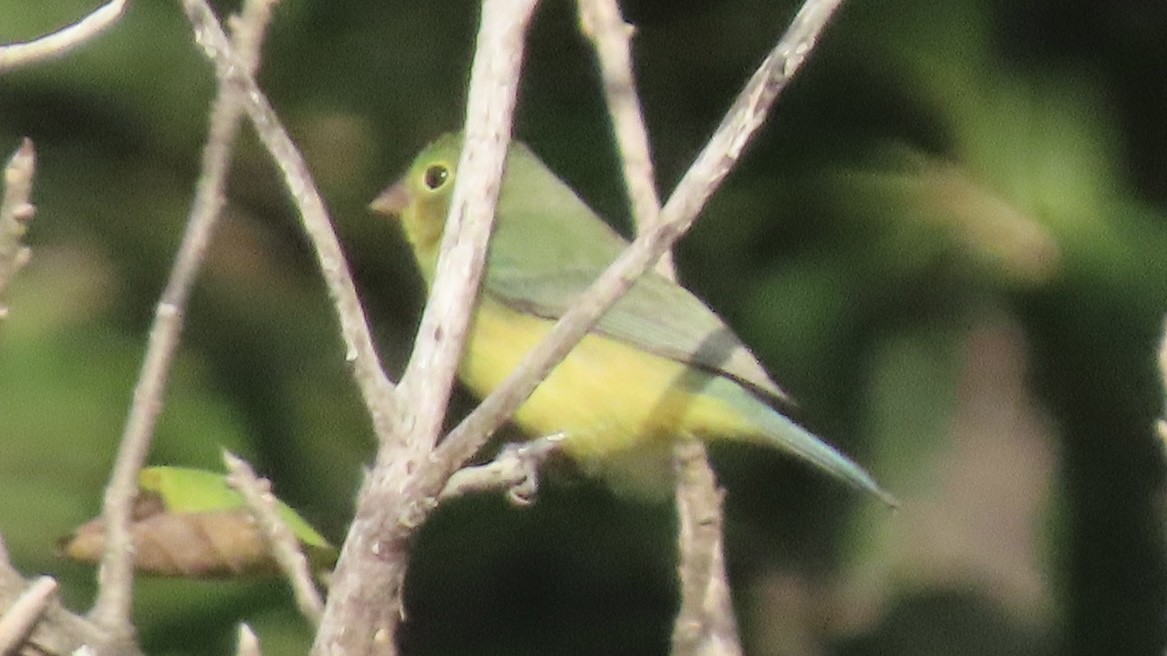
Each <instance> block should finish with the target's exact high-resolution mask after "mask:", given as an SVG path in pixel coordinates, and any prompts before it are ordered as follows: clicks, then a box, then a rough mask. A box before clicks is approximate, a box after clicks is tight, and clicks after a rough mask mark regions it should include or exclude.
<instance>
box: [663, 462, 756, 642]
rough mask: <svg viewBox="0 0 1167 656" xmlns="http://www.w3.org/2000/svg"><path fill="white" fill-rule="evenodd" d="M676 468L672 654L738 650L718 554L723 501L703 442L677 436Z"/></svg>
mask: <svg viewBox="0 0 1167 656" xmlns="http://www.w3.org/2000/svg"><path fill="white" fill-rule="evenodd" d="M674 464H675V468H676V472H677V478H678V481H677V518H678V520H679V522H678V527H677V533H678V538H677V544H678V547H679V549H680V553H679V554H678V564H677V578H678V580H679V581H680V585H681V608H680V610H679V612H678V613H677V620H676V622H675V623H674V625H673V649H672V651H671V654H672V656H696V655H697V654H702V655H708V656H714V655H719V656H720V655H725V656H731V655H739V654H741V644H740V642H739V640H738V634H737V623H736V622H735V621H734V615H733V602H732V599H731V598H730V595H729V583H728V579H727V578H726V574H725V559H724V556H723V555H722V516H723V515H722V500H723V499H724V496H725V495H724V493H723V492H722V490H721V489H720V488H719V487H718V486H717V479H716V478H715V476H714V474H713V469H711V468H710V466H709V459H708V457H707V456H706V453H705V446H704V445H703V444H702V443H701V442H699V441H697V440H692V439H688V440H681V441H680V442H679V443H678V444H677V447H676V449H675V459H674Z"/></svg>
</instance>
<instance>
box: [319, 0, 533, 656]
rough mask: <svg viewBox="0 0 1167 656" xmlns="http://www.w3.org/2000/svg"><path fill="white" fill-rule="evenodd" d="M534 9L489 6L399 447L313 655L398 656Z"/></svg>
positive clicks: (341, 569)
mask: <svg viewBox="0 0 1167 656" xmlns="http://www.w3.org/2000/svg"><path fill="white" fill-rule="evenodd" d="M536 5H537V0H486V1H485V2H483V5H482V17H481V20H480V27H479V30H478V42H477V46H476V49H475V55H474V62H473V64H472V66H471V72H470V85H469V91H468V101H467V110H466V124H465V128H464V133H465V146H464V148H463V152H462V155H461V158H460V161H459V168H458V172H459V173H458V180H457V182H456V183H455V188H454V192H453V198H452V199H451V209H450V217H449V219H448V221H447V223H446V226H447V229H446V231H445V236H444V237H443V242H442V251H441V255H440V256H439V262H438V271H437V277H436V280H435V283H434V288H433V291H432V293H431V295H430V300H429V303H428V304H427V307H426V311H425V314H424V315H423V317H422V322H421V328H420V329H419V334H418V338H417V342H416V346H415V350H414V355H413V356H412V357H411V360H410V364H409V365H408V366H407V368H406V373H405V375H404V377H403V379H402V385H401V397H402V401H401V404H400V405H401V408H402V410H403V413H402V417H401V424H400V432H399V433H398V438H397V439H394V440H392V441H382V443H381V446H380V448H379V449H378V453H377V459H376V463H375V465H374V467H373V470H372V471H371V472H370V474H369V476H368V478H367V479H366V481H365V484H364V485H363V486H362V490H361V493H360V495H359V496H358V500H357V510H356V515H355V517H354V519H353V524H352V526H351V527H350V529H349V533H348V536H347V537H346V539H345V543H344V546H343V547H342V549H341V554H340V559H339V560H338V562H337V567H336V570H335V573H334V576H333V581H332V586H331V589H330V591H329V597H328V603H327V604H326V606H325V611H324V619H323V621H322V622H321V626H320V631H319V632H318V633H317V635H316V642H315V644H314V645H313V648H312V654H314V656H324V655H333V654H346V655H358V654H374V653H375V654H394V653H396V644H395V643H394V636H395V634H396V628H397V625H398V623H399V622H400V620H401V617H402V613H403V612H404V609H403V606H402V585H403V582H404V577H405V572H406V568H407V565H408V556H409V538H410V536H411V535H412V534H413V532H414V531H415V530H416V529H417V527H418V526H420V524H421V521H422V520H423V519H424V517H425V516H426V515H427V514H428V512H429V510H430V509H432V507H433V505H434V504H435V503H436V501H435V499H436V495H437V493H438V492H439V491H440V489H441V487H442V485H444V483H445V478H448V476H447V477H445V478H443V479H442V480H441V481H440V482H438V483H437V484H436V485H435V486H434V488H433V489H432V490H430V489H427V488H424V487H422V488H419V487H418V484H419V483H421V482H423V481H424V479H422V478H421V477H420V472H421V471H425V470H430V469H433V467H431V466H429V465H428V463H429V457H430V456H431V452H430V449H431V448H432V447H433V444H434V442H435V441H436V438H437V431H438V429H439V427H440V425H441V419H442V416H443V415H444V414H445V408H446V403H447V401H448V396H449V390H450V386H451V384H452V380H453V376H454V371H455V369H456V367H457V363H458V359H459V357H460V355H461V347H462V342H463V340H464V339H465V333H466V327H467V325H468V321H469V315H470V312H471V310H472V307H473V302H474V296H475V294H476V293H477V284H478V280H479V278H480V276H481V270H482V266H483V263H484V261H485V252H486V241H487V238H488V236H489V234H490V227H491V221H492V220H493V214H494V206H495V202H496V200H497V194H498V188H499V182H500V179H501V175H502V165H503V162H504V161H505V158H506V151H507V142H508V141H509V140H510V130H511V124H512V115H513V112H514V107H515V101H516V97H517V92H518V86H519V76H520V73H521V68H522V57H523V46H524V40H525V33H526V28H527V25H528V24H529V22H530V19H531V16H532V14H533V13H534V10H535V6H536ZM406 399H408V401H406ZM451 473H452V472H451ZM418 508H424V509H423V510H421V511H420V512H418V510H417V509H418ZM414 519H416V520H417V521H416V522H415V521H413V520H414Z"/></svg>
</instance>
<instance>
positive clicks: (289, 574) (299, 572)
mask: <svg viewBox="0 0 1167 656" xmlns="http://www.w3.org/2000/svg"><path fill="white" fill-rule="evenodd" d="M223 462H224V463H226V465H227V471H228V472H229V474H228V476H227V484H228V485H230V486H231V487H233V488H235V490H236V491H238V492H239V493H240V494H241V495H243V500H244V501H245V502H246V503H247V509H248V510H249V511H250V512H251V516H252V517H254V518H255V521H256V523H257V524H258V526H259V531H260V533H262V534H263V537H264V539H265V540H266V541H267V544H268V548H269V549H270V550H271V554H272V557H273V558H275V561H276V564H277V565H279V567H280V570H281V571H282V572H283V573H284V577H285V578H287V579H288V583H289V584H291V586H292V594H293V596H295V598H296V606H297V607H299V609H300V613H301V614H302V615H304V617H306V618H308V621H310V622H312V625H313V626H316V625H318V624H320V616H321V614H322V613H323V611H324V601H323V600H321V598H320V592H319V591H317V590H316V584H315V583H313V581H312V571H311V569H310V568H309V567H308V559H307V558H306V557H305V556H304V552H303V550H301V549H300V540H299V539H297V538H296V536H295V534H294V533H292V529H290V528H288V525H287V524H286V523H285V522H284V520H283V519H280V515H279V513H278V512H277V511H276V499H275V497H274V496H273V495H272V493H271V483H270V482H269V481H268V480H267V479H261V478H259V477H258V476H256V475H255V471H254V470H253V469H252V468H251V465H249V464H247V462H246V461H244V460H243V459H242V458H240V457H239V456H237V455H235V454H233V453H231V452H230V451H226V450H224V451H223ZM240 644H242V636H241V638H240Z"/></svg>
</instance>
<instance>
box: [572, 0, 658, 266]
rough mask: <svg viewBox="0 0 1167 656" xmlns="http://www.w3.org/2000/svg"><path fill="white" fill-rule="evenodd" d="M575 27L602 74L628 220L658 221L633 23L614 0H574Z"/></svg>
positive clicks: (643, 225) (639, 224)
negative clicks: (635, 61) (634, 63)
mask: <svg viewBox="0 0 1167 656" xmlns="http://www.w3.org/2000/svg"><path fill="white" fill-rule="evenodd" d="M579 20H580V28H581V30H582V31H583V33H584V34H585V35H587V36H588V38H589V39H591V40H592V45H593V48H594V49H595V51H596V59H597V60H598V61H599V64H600V74H601V76H602V77H603V80H604V98H605V100H606V101H607V104H608V114H609V115H610V116H611V118H612V130H613V131H614V132H615V134H616V144H617V145H618V146H619V148H618V150H619V152H620V159H621V162H622V164H623V166H622V169H623V171H624V185H625V187H626V188H627V189H628V199H629V201H631V206H632V217H633V223H634V224H635V226H636V231H637V233H640V232H643V231H645V230H647V229H648V228H650V227H652V226H654V225H656V223H657V222H658V221H660V198H659V197H658V196H657V193H656V182H655V177H654V176H653V172H652V150H651V147H650V145H649V140H648V128H646V127H645V125H644V112H643V110H642V109H641V106H640V95H639V94H638V93H637V92H636V80H635V77H634V75H633V72H632V44H631V41H632V34H633V31H634V28H633V27H632V26H631V25H629V24H628V23H625V22H624V19H623V18H622V17H621V16H620V7H619V5H617V4H616V0H579ZM656 270H657V272H658V273H660V274H662V275H664V276H666V277H669V278H675V277H676V274H675V271H674V268H673V262H672V254H671V253H669V252H666V253H665V254H664V255H662V256H661V258H660V259H659V260H657V263H656Z"/></svg>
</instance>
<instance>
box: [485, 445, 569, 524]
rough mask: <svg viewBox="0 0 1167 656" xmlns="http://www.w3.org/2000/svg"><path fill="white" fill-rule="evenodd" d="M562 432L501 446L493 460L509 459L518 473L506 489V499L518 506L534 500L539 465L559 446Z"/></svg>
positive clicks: (537, 490) (526, 504)
mask: <svg viewBox="0 0 1167 656" xmlns="http://www.w3.org/2000/svg"><path fill="white" fill-rule="evenodd" d="M563 438H564V435H563V433H555V434H553V435H547V436H544V437H539V438H536V439H534V440H531V441H530V442H522V443H512V444H508V445H506V446H504V447H503V449H502V452H501V453H499V455H498V457H497V458H495V462H500V461H503V460H507V459H509V460H510V461H511V462H513V465H512V467H513V470H514V471H515V472H516V473H517V474H518V476H517V477H516V478H515V480H514V481H513V482H512V483H511V485H510V487H509V488H508V489H507V500H508V501H510V502H511V503H512V504H514V505H516V506H520V507H526V506H529V505H531V504H532V503H534V502H535V497H537V496H538V493H539V466H540V465H542V464H543V462H544V461H545V460H547V458H548V457H549V456H550V455H551V454H552V453H554V452H555V450H556V449H558V448H559V445H560V443H562V441H563Z"/></svg>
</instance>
